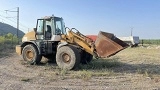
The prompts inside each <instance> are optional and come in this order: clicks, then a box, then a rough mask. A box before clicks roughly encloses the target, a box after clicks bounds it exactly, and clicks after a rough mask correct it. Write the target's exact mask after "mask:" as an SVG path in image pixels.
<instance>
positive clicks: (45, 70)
mask: <svg viewBox="0 0 160 90" xmlns="http://www.w3.org/2000/svg"><path fill="white" fill-rule="evenodd" d="M130 50H132V51H133V52H134V51H135V50H133V49H130ZM130 50H126V51H124V52H122V53H119V54H118V55H116V56H115V57H112V58H111V59H115V58H120V59H118V60H119V61H120V62H121V63H118V64H119V65H118V66H116V67H114V66H113V67H112V66H110V67H108V68H104V67H103V68H100V69H102V71H101V72H99V71H98V70H95V69H94V68H93V69H91V68H89V70H83V69H84V68H82V69H80V70H76V71H61V70H59V69H58V67H57V65H56V64H53V63H43V64H41V65H28V64H26V63H23V61H22V59H21V58H20V57H19V56H18V55H17V54H16V53H12V54H10V55H9V56H5V57H2V58H0V90H82V89H83V90H88V89H91V90H115V89H116V90H117V89H118V90H133V89H138V90H142V89H143V90H160V61H158V60H159V58H160V55H158V54H159V51H157V52H155V53H154V55H155V56H153V55H151V54H150V53H148V52H150V50H148V51H139V53H138V54H137V53H135V54H134V55H138V56H139V57H138V56H137V57H132V58H129V57H130V56H128V55H127V56H126V53H128V54H129V55H132V54H133V52H130ZM137 50H139V49H137ZM146 50H147V49H146ZM128 51H129V52H128ZM142 52H143V53H142ZM145 52H146V53H145ZM148 55H150V57H147V56H148ZM143 56H144V57H143ZM122 57H123V58H122ZM156 57H157V58H156ZM142 58H143V59H142ZM155 58H156V59H155ZM152 59H155V60H154V62H151V61H152ZM44 62H45V61H44ZM97 63H98V62H97ZM116 63H117V62H116ZM109 64H110V63H109ZM100 69H99V70H100ZM88 72H89V73H88ZM82 73H83V74H82ZM84 73H86V74H84ZM79 75H80V76H79ZM83 75H86V76H83ZM87 76H88V77H87Z"/></svg>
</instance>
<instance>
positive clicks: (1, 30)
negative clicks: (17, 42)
mask: <svg viewBox="0 0 160 90" xmlns="http://www.w3.org/2000/svg"><path fill="white" fill-rule="evenodd" d="M7 33H12V34H14V35H17V28H15V27H13V26H11V25H9V24H5V23H2V22H0V35H3V34H7ZM23 35H24V32H22V31H21V30H18V36H19V37H23Z"/></svg>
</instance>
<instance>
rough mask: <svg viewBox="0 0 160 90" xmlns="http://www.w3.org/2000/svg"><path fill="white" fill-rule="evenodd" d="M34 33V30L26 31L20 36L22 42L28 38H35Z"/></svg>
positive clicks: (28, 39)
mask: <svg viewBox="0 0 160 90" xmlns="http://www.w3.org/2000/svg"><path fill="white" fill-rule="evenodd" d="M35 35H36V33H35V32H34V31H31V32H28V33H26V34H25V35H24V36H23V38H22V42H24V41H30V40H36V37H35Z"/></svg>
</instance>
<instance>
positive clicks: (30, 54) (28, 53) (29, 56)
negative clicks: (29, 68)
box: [25, 50, 34, 61]
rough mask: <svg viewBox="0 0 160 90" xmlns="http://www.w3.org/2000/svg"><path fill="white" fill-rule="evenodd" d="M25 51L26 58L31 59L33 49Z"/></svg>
mask: <svg viewBox="0 0 160 90" xmlns="http://www.w3.org/2000/svg"><path fill="white" fill-rule="evenodd" d="M25 53H26V57H27V59H28V60H29V61H31V60H32V59H33V57H34V53H33V51H32V50H26V52H25Z"/></svg>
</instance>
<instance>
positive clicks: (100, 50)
mask: <svg viewBox="0 0 160 90" xmlns="http://www.w3.org/2000/svg"><path fill="white" fill-rule="evenodd" d="M95 47H96V51H97V54H98V56H99V57H101V58H105V57H110V56H112V55H114V54H116V53H117V52H119V51H121V50H123V49H125V48H126V47H128V44H126V43H125V42H123V41H121V40H120V39H118V38H117V37H116V36H114V35H113V34H111V33H106V32H102V31H100V32H99V34H98V37H97V39H96V41H95Z"/></svg>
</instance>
